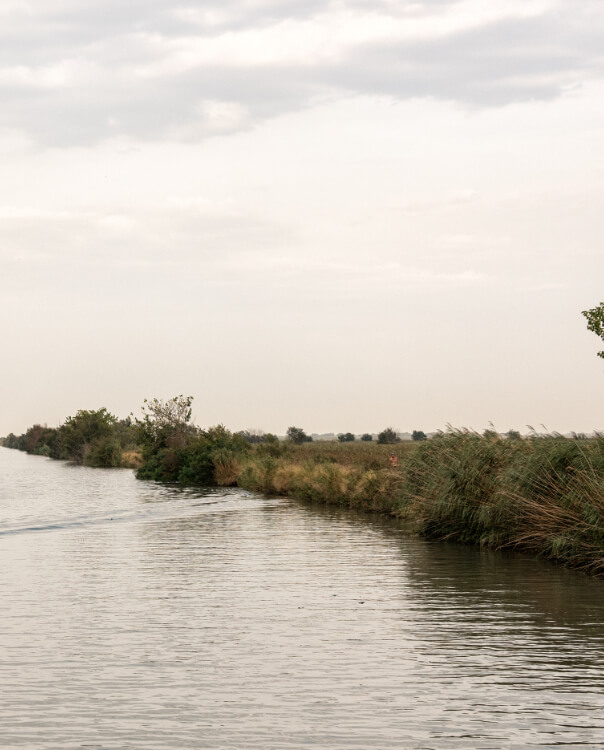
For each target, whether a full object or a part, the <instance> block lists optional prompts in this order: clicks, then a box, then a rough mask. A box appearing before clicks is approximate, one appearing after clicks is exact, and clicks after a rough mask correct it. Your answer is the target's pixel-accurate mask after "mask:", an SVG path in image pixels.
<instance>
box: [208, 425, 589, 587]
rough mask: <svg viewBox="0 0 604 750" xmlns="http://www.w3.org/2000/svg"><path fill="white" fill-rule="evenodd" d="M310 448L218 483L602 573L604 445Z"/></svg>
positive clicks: (453, 436) (440, 443)
mask: <svg viewBox="0 0 604 750" xmlns="http://www.w3.org/2000/svg"><path fill="white" fill-rule="evenodd" d="M390 448H391V446H377V445H374V446H369V447H368V449H365V450H364V449H363V447H361V446H350V448H348V449H347V450H346V449H342V448H341V447H340V446H338V445H336V444H325V445H321V444H315V445H314V446H312V447H310V446H309V447H307V446H300V447H297V446H292V447H291V448H290V449H289V451H288V453H287V454H286V455H281V456H279V455H276V456H275V455H270V454H268V453H267V452H263V451H261V450H260V451H258V450H256V451H255V452H252V453H250V454H248V455H247V456H242V457H235V456H233V458H232V463H231V465H230V467H229V469H230V473H229V472H226V471H225V466H224V457H223V466H222V467H221V468H219V467H217V471H216V479H217V481H218V482H219V483H224V484H237V485H238V486H240V487H242V488H245V489H250V490H254V491H259V492H263V493H265V494H277V495H286V496H290V497H294V498H297V499H300V500H304V501H311V502H316V503H325V504H336V505H340V506H344V507H349V508H357V509H361V510H367V511H373V512H379V513H386V514H390V515H393V516H396V517H399V518H403V519H405V520H406V521H407V522H408V525H409V527H410V528H411V529H413V530H414V531H416V532H417V533H419V534H421V535H422V536H425V537H429V538H433V539H447V540H454V541H458V542H461V543H465V544H477V545H481V546H484V547H490V548H494V549H502V548H517V549H522V550H525V551H529V552H531V553H533V554H536V555H538V556H540V557H545V558H548V559H550V560H553V561H556V562H558V563H562V564H564V565H567V566H569V567H573V568H577V569H580V570H584V571H586V572H588V573H590V574H592V575H603V574H604V438H602V437H600V438H594V439H590V440H573V439H566V438H562V437H551V438H535V439H529V440H509V439H506V438H503V437H501V436H499V435H496V434H493V435H488V436H486V437H483V436H480V435H476V434H474V433H470V432H465V431H456V432H450V433H445V434H442V435H440V436H437V437H434V438H432V439H431V440H430V441H428V442H425V443H420V444H404V445H401V444H399V445H397V446H393V449H394V451H395V452H396V453H397V455H398V456H399V457H400V463H399V466H398V467H397V468H390V467H388V465H387V458H388V454H389V452H390Z"/></svg>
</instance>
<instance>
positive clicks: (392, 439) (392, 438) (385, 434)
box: [378, 427, 401, 445]
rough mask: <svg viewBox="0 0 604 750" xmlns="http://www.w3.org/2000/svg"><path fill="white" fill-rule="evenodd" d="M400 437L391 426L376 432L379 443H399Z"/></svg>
mask: <svg viewBox="0 0 604 750" xmlns="http://www.w3.org/2000/svg"><path fill="white" fill-rule="evenodd" d="M400 441H401V439H400V438H399V436H398V435H397V434H396V430H395V429H394V428H392V427H386V429H385V430H382V431H381V432H380V433H379V434H378V443H380V444H381V445H392V444H393V443H400Z"/></svg>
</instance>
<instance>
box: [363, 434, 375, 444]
mask: <svg viewBox="0 0 604 750" xmlns="http://www.w3.org/2000/svg"><path fill="white" fill-rule="evenodd" d="M361 440H362V441H363V442H364V443H370V442H371V441H372V440H373V435H372V434H371V433H369V432H364V433H363V434H362V435H361Z"/></svg>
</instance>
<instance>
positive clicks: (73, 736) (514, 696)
mask: <svg viewBox="0 0 604 750" xmlns="http://www.w3.org/2000/svg"><path fill="white" fill-rule="evenodd" d="M0 604H1V608H2V609H1V611H0V747H2V748H31V749H32V750H34V749H35V750H41V749H45V748H53V749H55V748H56V749H59V748H60V749H61V750H62V749H65V750H71V749H72V748H88V749H89V750H91V749H97V750H101V749H102V750H132V749H138V748H141V749H143V748H144V750H154V749H157V750H180V749H181V748H216V749H218V748H220V749H222V748H225V749H227V748H228V749H233V750H235V749H236V750H240V749H246V748H263V749H265V750H271V749H273V748H274V749H277V748H283V749H286V748H325V749H327V750H331V749H335V748H338V749H341V750H344V749H346V750H348V748H364V749H369V748H397V750H401V749H402V750H405V749H409V750H419V749H420V748H421V749H422V750H428V749H429V748H433V749H434V750H445V749H447V748H468V750H476V749H478V748H498V749H499V748H525V747H526V748H535V747H538V748H556V749H557V750H558V749H559V748H571V747H572V748H577V747H580V748H601V747H603V746H604V581H597V580H592V579H589V578H587V577H585V576H582V575H580V574H577V573H573V572H570V571H566V570H562V569H559V568H556V567H554V566H551V565H549V564H547V563H544V562H540V561H536V560H532V559H530V558H527V557H523V556H519V555H515V554H501V553H493V552H487V551H484V550H479V549H474V548H465V547H461V546H457V545H453V544H442V543H429V542H426V541H423V540H420V539H417V538H414V537H412V536H409V535H406V534H405V533H404V532H403V531H402V530H401V529H399V528H398V527H397V526H396V525H395V524H393V523H390V522H388V521H387V520H385V519H379V518H374V517H359V516H355V515H352V514H350V513H345V512H337V511H329V510H327V511H326V510H322V509H318V508H314V507H306V506H303V505H300V504H297V503H295V502H291V501H289V500H283V499H266V498H263V497H259V496H257V495H254V494H253V493H249V492H244V491H241V490H225V489H213V490H209V491H206V492H200V491H195V492H193V491H182V490H178V489H173V488H166V487H162V486H159V485H155V484H152V483H144V482H137V481H136V480H135V479H134V476H133V474H132V472H130V471H126V470H98V469H86V468H78V467H72V466H69V465H67V464H64V463H60V462H53V461H50V460H47V459H43V458H38V457H33V456H27V455H24V454H22V453H18V452H17V451H9V450H7V449H0Z"/></svg>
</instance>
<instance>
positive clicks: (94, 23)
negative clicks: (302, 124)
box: [0, 0, 604, 146]
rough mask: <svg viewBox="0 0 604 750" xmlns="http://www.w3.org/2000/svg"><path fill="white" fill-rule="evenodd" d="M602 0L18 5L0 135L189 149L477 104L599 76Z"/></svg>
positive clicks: (3, 84) (2, 38) (5, 58)
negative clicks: (272, 124) (398, 112)
mask: <svg viewBox="0 0 604 750" xmlns="http://www.w3.org/2000/svg"><path fill="white" fill-rule="evenodd" d="M602 29H604V8H603V7H602V3H601V2H598V0H581V1H580V2H577V3H569V2H561V1H556V0H506V2H502V1H501V0H492V2H489V3H484V2H483V1H482V0H457V1H454V0H431V1H429V2H428V1H425V2H411V1H407V0H381V1H380V0H374V1H372V2H367V1H364V0H357V1H356V2H350V1H349V2H329V1H326V0H310V1H309V0H306V1H305V2H298V1H297V0H292V1H291V2H284V1H283V0H279V2H276V1H275V0H231V1H229V0H223V1H222V2H220V3H213V2H204V3H187V2H183V3H178V2H172V1H169V0H146V1H145V2H140V1H139V0H133V1H132V2H129V3H123V2H116V1H115V0H104V1H103V2H100V1H99V0H93V1H92V2H87V3H85V4H82V3H81V2H75V1H74V0H29V1H25V0H23V2H21V1H20V0H14V1H13V2H9V3H8V4H7V3H5V4H4V5H3V8H2V10H0V50H1V51H0V95H1V96H2V100H3V107H2V112H1V115H0V126H3V127H4V128H6V129H10V130H18V131H24V132H25V133H26V134H27V136H28V137H29V138H30V139H32V140H33V141H35V142H36V143H39V144H43V145H61V146H65V145H82V144H91V143H95V142H98V141H101V140H104V139H108V138H114V137H116V136H122V137H127V138H131V139H170V140H176V141H196V140H200V139H204V138H207V137H210V136H214V135H217V134H224V133H231V132H237V131H241V130H244V129H247V128H250V127H253V126H254V124H256V123H258V122H260V121H262V120H265V119H266V118H270V117H272V116H275V115H278V114H282V113H286V112H290V111H296V110H298V109H301V108H303V107H306V106H308V105H309V104H313V103H316V102H317V101H324V100H329V99H331V98H334V97H343V96H350V95H355V94H369V95H381V96H389V97H392V98H394V99H398V100H406V99H413V98H417V97H432V98H436V99H445V100H448V101H454V102H458V103H460V104H462V105H468V106H472V107H492V106H501V105H505V104H509V103H513V102H519V101H528V100H534V99H543V100H546V99H551V98H553V97H556V96H559V95H560V94H561V93H562V92H564V91H565V90H568V89H569V88H572V87H573V86H577V85H579V83H580V82H585V80H586V79H589V78H593V77H597V76H600V75H601V73H602V64H603V63H602V55H601V49H602V43H603V41H604V40H603V33H602Z"/></svg>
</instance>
